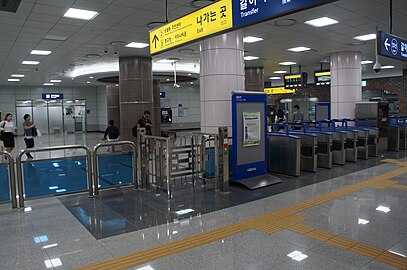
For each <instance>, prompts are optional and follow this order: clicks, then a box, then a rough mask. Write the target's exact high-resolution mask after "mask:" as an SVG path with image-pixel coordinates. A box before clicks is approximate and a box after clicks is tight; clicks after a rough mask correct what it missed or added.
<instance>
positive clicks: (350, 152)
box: [332, 119, 358, 162]
mask: <svg viewBox="0 0 407 270" xmlns="http://www.w3.org/2000/svg"><path fill="white" fill-rule="evenodd" d="M337 122H339V123H342V125H340V126H335V129H336V130H341V131H343V132H345V160H346V161H349V162H356V161H358V147H357V141H358V131H357V130H355V129H353V128H352V127H348V122H346V121H344V120H340V119H335V120H333V122H332V123H333V125H336V124H335V123H337Z"/></svg>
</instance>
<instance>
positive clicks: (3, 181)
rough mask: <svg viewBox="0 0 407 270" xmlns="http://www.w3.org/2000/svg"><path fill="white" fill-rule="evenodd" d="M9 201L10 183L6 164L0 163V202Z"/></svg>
mask: <svg viewBox="0 0 407 270" xmlns="http://www.w3.org/2000/svg"><path fill="white" fill-rule="evenodd" d="M8 201H10V185H9V180H8V169H7V165H6V164H1V165H0V202H8Z"/></svg>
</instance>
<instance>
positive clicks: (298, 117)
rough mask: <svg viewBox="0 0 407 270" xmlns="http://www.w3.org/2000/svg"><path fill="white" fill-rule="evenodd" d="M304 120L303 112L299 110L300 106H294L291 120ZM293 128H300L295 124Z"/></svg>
mask: <svg viewBox="0 0 407 270" xmlns="http://www.w3.org/2000/svg"><path fill="white" fill-rule="evenodd" d="M303 121H304V114H303V113H302V112H300V106H299V105H295V106H294V113H293V122H294V123H302V122H303ZM294 129H295V130H298V129H301V125H295V126H294Z"/></svg>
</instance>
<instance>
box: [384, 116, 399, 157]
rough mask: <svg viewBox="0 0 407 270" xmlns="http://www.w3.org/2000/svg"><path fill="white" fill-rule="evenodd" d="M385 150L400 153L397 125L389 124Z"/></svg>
mask: <svg viewBox="0 0 407 270" xmlns="http://www.w3.org/2000/svg"><path fill="white" fill-rule="evenodd" d="M387 150H389V151H397V152H398V151H400V126H399V125H398V124H393V123H389V139H388V144H387Z"/></svg>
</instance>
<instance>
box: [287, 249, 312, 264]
mask: <svg viewBox="0 0 407 270" xmlns="http://www.w3.org/2000/svg"><path fill="white" fill-rule="evenodd" d="M287 256H288V257H290V258H291V259H293V260H296V261H297V262H300V261H302V260H304V259H306V258H308V255H305V254H303V253H302V252H301V251H298V250H295V251H293V252H291V253H290V254H288V255H287Z"/></svg>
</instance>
